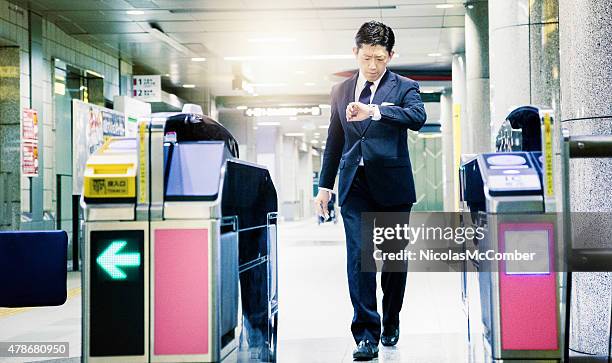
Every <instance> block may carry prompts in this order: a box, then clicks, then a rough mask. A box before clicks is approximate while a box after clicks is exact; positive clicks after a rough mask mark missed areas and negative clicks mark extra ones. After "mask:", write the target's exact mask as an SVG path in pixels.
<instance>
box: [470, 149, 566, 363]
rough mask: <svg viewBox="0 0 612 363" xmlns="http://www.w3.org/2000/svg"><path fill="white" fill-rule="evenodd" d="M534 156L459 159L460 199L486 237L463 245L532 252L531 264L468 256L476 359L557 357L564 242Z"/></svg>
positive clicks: (559, 352) (515, 154) (491, 155)
mask: <svg viewBox="0 0 612 363" xmlns="http://www.w3.org/2000/svg"><path fill="white" fill-rule="evenodd" d="M535 162H536V160H535V159H534V158H533V155H531V154H530V153H525V152H506V153H485V154H480V155H478V156H476V157H475V158H473V159H471V160H469V161H468V162H466V163H465V164H463V165H462V173H461V174H462V185H463V188H462V189H463V197H464V199H463V201H464V202H465V204H466V205H467V207H468V208H469V210H470V214H471V218H472V220H473V223H474V224H476V225H477V226H480V227H483V228H484V229H485V238H484V239H483V240H480V241H478V242H477V243H474V242H473V241H470V245H468V246H466V248H472V249H475V250H478V251H487V250H494V251H496V252H501V253H504V252H512V251H514V250H517V251H519V252H524V253H531V252H534V253H535V260H534V261H533V262H532V263H531V264H530V265H529V266H528V268H526V267H525V265H521V262H520V261H519V262H513V261H488V260H481V261H468V269H467V271H468V272H467V273H466V286H471V288H470V287H468V288H467V291H466V292H464V295H466V300H468V301H469V305H470V306H469V307H468V319H469V323H468V325H469V326H470V343H472V344H473V345H474V346H476V347H478V346H480V347H481V349H480V351H478V352H474V356H472V359H473V360H474V361H482V356H484V359H485V361H502V360H510V359H521V360H551V361H555V360H559V359H561V357H562V352H563V349H562V345H563V334H562V333H561V332H562V319H561V317H562V314H561V310H560V303H561V297H562V296H563V295H562V294H561V292H560V288H561V286H562V281H561V278H560V274H559V273H558V271H559V268H558V266H559V264H560V263H561V261H560V260H559V256H560V252H559V249H560V247H561V246H559V244H558V243H557V242H558V236H557V235H558V228H557V223H556V215H555V214H545V213H544V199H543V196H542V185H541V182H540V177H539V174H538V172H537V169H536V165H535ZM474 287H475V288H474Z"/></svg>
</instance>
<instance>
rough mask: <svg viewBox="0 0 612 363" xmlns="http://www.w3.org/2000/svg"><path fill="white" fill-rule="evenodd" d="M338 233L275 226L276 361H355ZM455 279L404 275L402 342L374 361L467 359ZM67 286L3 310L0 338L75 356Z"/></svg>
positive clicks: (76, 295)
mask: <svg viewBox="0 0 612 363" xmlns="http://www.w3.org/2000/svg"><path fill="white" fill-rule="evenodd" d="M343 233H344V232H343V228H342V226H341V222H339V224H337V225H334V224H325V225H321V226H318V225H317V224H316V223H315V221H314V219H311V220H310V219H309V220H303V221H299V222H286V223H282V224H281V225H280V227H279V238H278V241H279V246H278V250H279V260H278V268H279V300H280V306H279V338H278V339H279V341H278V347H279V351H278V361H279V362H291V363H294V362H295V363H300V362H308V363H317V362H350V361H352V357H351V353H352V350H353V348H354V342H353V340H352V337H351V335H350V329H349V326H350V321H351V318H352V307H351V304H350V300H349V295H348V287H347V282H346V268H345V266H346V252H345V245H344V234H343ZM459 281H460V280H459V275H458V274H452V273H409V275H408V284H407V290H406V297H405V301H404V308H403V310H402V314H401V336H400V341H399V343H398V345H397V347H394V348H381V352H380V357H379V359H378V362H418V363H426V362H432V363H433V362H436V363H440V362H449V363H451V362H452V363H456V362H463V361H465V357H466V354H467V349H466V344H465V341H466V337H465V331H466V329H465V319H464V315H463V311H462V307H461V302H460V285H459ZM68 284H69V289H70V295H71V297H70V298H69V300H68V301H67V303H66V304H65V305H63V306H61V307H56V308H35V309H24V310H17V311H8V310H7V309H0V341H3V342H6V341H13V342H16V341H68V342H70V356H71V357H73V359H69V360H65V359H64V360H47V361H48V362H58V363H60V362H61V363H64V362H66V363H67V362H70V363H73V362H78V361H79V359H78V358H77V357H79V356H80V350H81V299H80V296H81V295H80V290H79V286H80V276H79V274H77V273H71V274H70V277H69V281H68ZM381 298H382V293H381V292H380V291H379V299H381ZM379 305H380V304H379ZM29 361H33V359H29ZM0 362H2V363H5V362H6V363H13V362H14V363H17V362H19V363H21V362H23V358H21V359H8V358H0Z"/></svg>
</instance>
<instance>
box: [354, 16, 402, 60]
mask: <svg viewBox="0 0 612 363" xmlns="http://www.w3.org/2000/svg"><path fill="white" fill-rule="evenodd" d="M355 44H356V45H357V48H361V46H362V45H364V44H369V45H382V46H383V47H385V48H386V49H387V52H389V53H391V51H392V50H393V46H394V45H395V34H393V29H391V28H390V27H388V26H387V25H385V24H383V23H381V22H379V21H375V20H372V21H368V22H367V23H364V24H363V25H362V26H361V27H360V28H359V30H358V31H357V34H356V35H355Z"/></svg>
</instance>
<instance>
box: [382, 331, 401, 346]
mask: <svg viewBox="0 0 612 363" xmlns="http://www.w3.org/2000/svg"><path fill="white" fill-rule="evenodd" d="M398 340H399V328H398V327H389V328H384V329H383V333H382V336H381V337H380V342H381V343H382V345H384V346H385V347H391V346H394V345H395V344H397V341H398Z"/></svg>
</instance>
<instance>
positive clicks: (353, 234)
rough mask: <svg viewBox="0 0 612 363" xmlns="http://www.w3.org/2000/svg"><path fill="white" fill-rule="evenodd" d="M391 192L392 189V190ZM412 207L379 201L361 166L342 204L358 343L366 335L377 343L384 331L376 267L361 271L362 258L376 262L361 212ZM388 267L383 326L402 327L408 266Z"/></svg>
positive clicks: (384, 275) (370, 263) (384, 277)
mask: <svg viewBox="0 0 612 363" xmlns="http://www.w3.org/2000/svg"><path fill="white" fill-rule="evenodd" d="M389 192H390V193H392V191H389ZM411 209H412V203H410V204H402V205H394V206H383V205H380V204H379V203H377V202H376V201H375V200H374V199H373V198H372V197H371V193H370V190H369V188H368V183H367V181H366V176H365V172H364V167H363V166H359V167H358V169H357V173H356V174H355V177H354V178H353V181H352V183H351V188H350V190H349V192H348V195H347V198H346V201H345V202H344V204H343V205H342V208H341V213H342V219H343V221H344V231H345V234H346V252H347V274H348V285H349V293H350V296H351V303H352V304H353V321H352V324H351V332H352V333H353V338H354V339H355V342H356V343H357V344H359V342H360V341H361V340H365V339H367V340H369V341H370V342H372V343H375V344H378V342H379V339H380V334H381V321H380V315H379V314H378V311H377V302H376V272H375V271H376V270H374V268H368V269H367V270H366V272H364V271H362V258H369V259H371V260H368V261H365V260H364V261H363V263H364V264H367V266H374V258H373V256H372V253H370V251H373V248H372V247H367V246H372V245H371V243H370V244H367V243H366V244H362V240H361V237H362V230H363V231H364V232H365V233H369V234H370V235H371V233H372V232H371V231H372V227H371V226H366V225H365V223H362V218H361V214H362V213H364V212H410V210H411ZM370 241H371V239H370ZM362 246H366V247H365V248H372V250H368V251H367V252H366V251H362ZM364 252H366V253H364ZM386 270H387V268H386V266H385V264H383V266H382V273H381V287H382V291H383V301H382V305H383V306H382V308H383V319H382V324H383V326H384V327H399V313H400V310H401V309H402V303H403V300H404V290H405V288H406V276H407V272H406V269H403V272H386ZM397 270H398V269H395V270H394V271H397ZM369 271H372V272H369Z"/></svg>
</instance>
